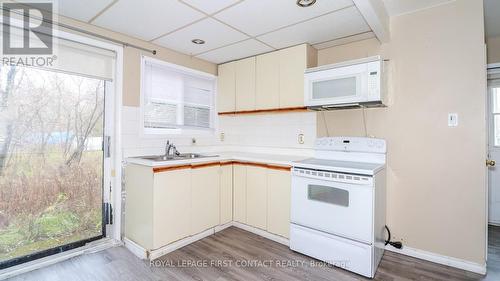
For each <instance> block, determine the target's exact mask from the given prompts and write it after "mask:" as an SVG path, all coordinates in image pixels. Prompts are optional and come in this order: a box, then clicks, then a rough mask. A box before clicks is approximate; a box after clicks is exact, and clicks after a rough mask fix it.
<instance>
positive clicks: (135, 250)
mask: <svg viewBox="0 0 500 281" xmlns="http://www.w3.org/2000/svg"><path fill="white" fill-rule="evenodd" d="M123 243H124V244H125V248H127V250H129V251H130V252H131V253H132V254H134V255H135V256H136V257H138V258H140V259H141V260H146V259H148V251H146V249H144V248H143V247H141V246H139V244H137V243H135V242H134V241H132V240H130V239H128V238H127V237H124V238H123Z"/></svg>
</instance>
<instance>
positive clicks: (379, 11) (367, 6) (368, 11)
mask: <svg viewBox="0 0 500 281" xmlns="http://www.w3.org/2000/svg"><path fill="white" fill-rule="evenodd" d="M353 1H354V5H355V6H356V8H357V9H358V10H359V12H360V13H361V15H362V16H363V18H364V19H365V21H366V23H367V24H368V25H369V26H370V28H371V29H372V31H373V33H375V35H376V36H377V39H378V40H379V41H380V42H382V43H387V42H389V41H390V39H391V38H390V37H391V31H390V28H389V21H390V19H389V15H388V14H387V11H386V9H385V7H384V3H382V0H372V1H366V0H353Z"/></svg>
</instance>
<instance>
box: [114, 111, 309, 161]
mask: <svg viewBox="0 0 500 281" xmlns="http://www.w3.org/2000/svg"><path fill="white" fill-rule="evenodd" d="M140 112H141V111H140V108H139V107H130V106H123V107H122V148H123V156H124V157H132V156H140V155H155V154H162V153H164V148H165V143H166V141H167V140H170V141H171V142H173V143H174V144H175V145H176V146H177V148H178V149H179V150H180V151H182V152H196V151H197V152H203V151H206V152H210V151H230V150H237V151H246V152H261V153H276V154H282V153H297V154H304V153H305V151H308V150H310V149H312V147H313V143H314V139H315V138H316V113H315V112H297V113H281V114H259V115H238V116H218V117H217V118H218V120H217V130H216V131H215V132H212V133H207V134H202V135H196V136H193V135H145V134H143V132H142V128H141V126H140ZM221 133H224V141H221V137H220V135H221ZM300 134H302V135H303V136H304V143H302V144H301V143H299V140H298V138H299V135H300ZM192 138H195V139H196V144H194V145H193V144H192Z"/></svg>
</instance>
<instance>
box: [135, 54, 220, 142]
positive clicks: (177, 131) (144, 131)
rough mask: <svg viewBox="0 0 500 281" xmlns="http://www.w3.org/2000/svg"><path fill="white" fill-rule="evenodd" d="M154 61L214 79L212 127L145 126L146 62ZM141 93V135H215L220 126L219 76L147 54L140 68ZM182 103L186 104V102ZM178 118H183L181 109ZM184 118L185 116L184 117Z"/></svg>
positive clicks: (186, 72)
mask: <svg viewBox="0 0 500 281" xmlns="http://www.w3.org/2000/svg"><path fill="white" fill-rule="evenodd" d="M148 62H150V63H153V64H155V65H156V66H159V67H165V68H167V69H169V70H172V69H174V70H177V71H179V72H182V73H184V74H187V75H191V76H198V77H200V78H203V79H207V80H210V81H213V93H212V101H211V105H210V127H209V128H200V129H196V128H193V127H184V126H183V125H177V126H178V128H164V129H162V128H145V127H144V96H145V95H144V93H145V85H144V73H145V65H146V63H148ZM140 71H141V72H140V93H139V101H140V103H139V108H140V117H139V126H140V127H139V132H140V135H141V137H147V136H151V135H163V136H169V135H174V136H175V135H183V136H215V133H216V131H217V128H218V118H217V76H215V75H213V74H210V73H207V72H203V71H199V70H196V69H192V68H188V67H185V66H181V65H177V64H173V63H169V62H166V61H163V60H159V59H155V58H152V57H148V56H145V55H141V69H140ZM179 103H182V104H181V105H184V102H179ZM177 114H178V117H177V118H181V117H180V116H181V115H182V112H181V111H179V112H178V113H177ZM182 118H183V117H182Z"/></svg>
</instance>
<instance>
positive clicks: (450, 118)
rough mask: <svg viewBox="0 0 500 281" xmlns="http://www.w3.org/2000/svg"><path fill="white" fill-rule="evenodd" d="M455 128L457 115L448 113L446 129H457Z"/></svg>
mask: <svg viewBox="0 0 500 281" xmlns="http://www.w3.org/2000/svg"><path fill="white" fill-rule="evenodd" d="M457 126H458V114H457V113H448V127H457Z"/></svg>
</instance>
